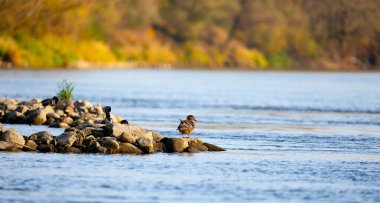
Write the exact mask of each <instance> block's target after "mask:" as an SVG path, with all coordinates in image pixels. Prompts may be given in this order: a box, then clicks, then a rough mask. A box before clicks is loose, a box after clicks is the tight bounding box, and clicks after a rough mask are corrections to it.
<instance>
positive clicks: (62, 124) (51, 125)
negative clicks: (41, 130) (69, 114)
mask: <svg viewBox="0 0 380 203" xmlns="http://www.w3.org/2000/svg"><path fill="white" fill-rule="evenodd" d="M49 128H70V126H69V124H67V123H52V124H50V125H49Z"/></svg>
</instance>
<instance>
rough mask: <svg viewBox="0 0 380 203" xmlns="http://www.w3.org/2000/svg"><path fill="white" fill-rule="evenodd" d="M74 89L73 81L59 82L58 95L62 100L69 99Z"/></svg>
mask: <svg viewBox="0 0 380 203" xmlns="http://www.w3.org/2000/svg"><path fill="white" fill-rule="evenodd" d="M73 90H74V85H73V83H71V82H68V81H67V80H63V81H62V82H61V83H59V84H58V92H57V97H58V98H59V100H61V101H68V100H70V99H71V98H72V96H73Z"/></svg>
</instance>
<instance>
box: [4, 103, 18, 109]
mask: <svg viewBox="0 0 380 203" xmlns="http://www.w3.org/2000/svg"><path fill="white" fill-rule="evenodd" d="M16 109H17V105H16V104H7V105H6V110H7V111H16Z"/></svg>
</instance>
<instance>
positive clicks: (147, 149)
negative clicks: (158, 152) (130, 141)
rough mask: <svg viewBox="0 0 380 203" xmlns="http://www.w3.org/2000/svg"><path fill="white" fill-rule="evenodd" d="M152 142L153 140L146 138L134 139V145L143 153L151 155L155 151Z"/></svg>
mask: <svg viewBox="0 0 380 203" xmlns="http://www.w3.org/2000/svg"><path fill="white" fill-rule="evenodd" d="M152 140H153V139H149V138H147V137H139V138H137V139H136V143H137V146H138V147H139V148H140V149H141V150H142V151H143V152H144V153H153V152H155V149H154V145H153V141H152Z"/></svg>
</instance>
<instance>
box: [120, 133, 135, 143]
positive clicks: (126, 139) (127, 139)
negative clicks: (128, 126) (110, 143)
mask: <svg viewBox="0 0 380 203" xmlns="http://www.w3.org/2000/svg"><path fill="white" fill-rule="evenodd" d="M117 140H119V142H123V143H130V144H134V143H135V142H136V139H135V137H133V136H132V135H131V134H129V133H128V132H123V133H121V135H120V136H119V137H117Z"/></svg>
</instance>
